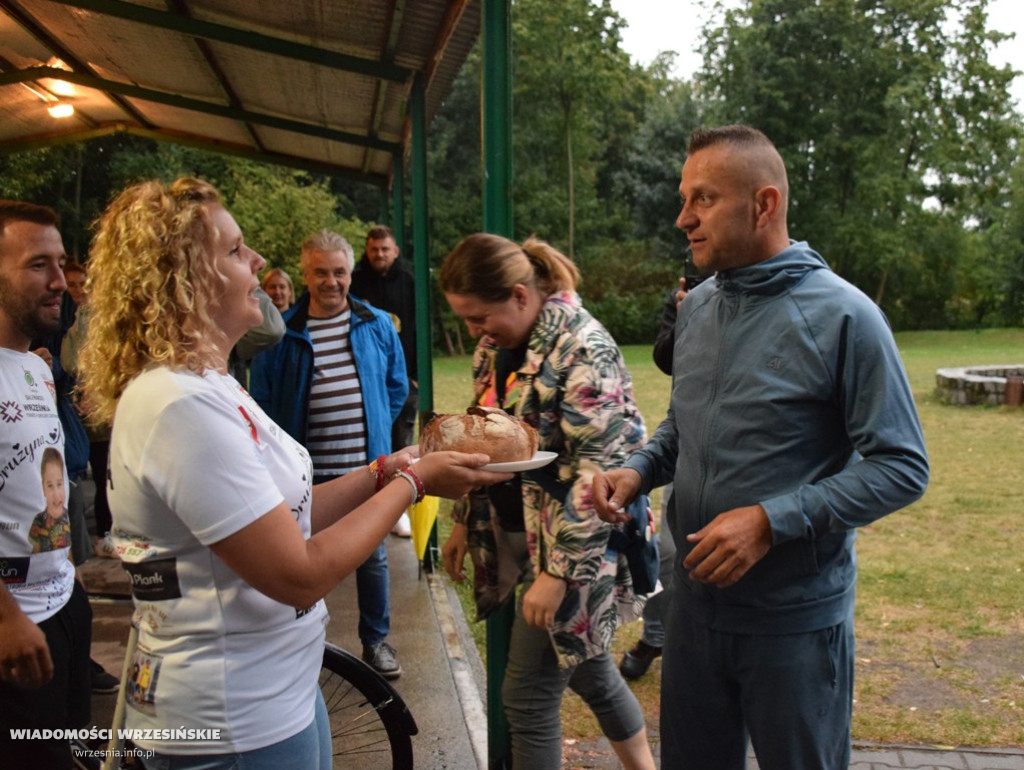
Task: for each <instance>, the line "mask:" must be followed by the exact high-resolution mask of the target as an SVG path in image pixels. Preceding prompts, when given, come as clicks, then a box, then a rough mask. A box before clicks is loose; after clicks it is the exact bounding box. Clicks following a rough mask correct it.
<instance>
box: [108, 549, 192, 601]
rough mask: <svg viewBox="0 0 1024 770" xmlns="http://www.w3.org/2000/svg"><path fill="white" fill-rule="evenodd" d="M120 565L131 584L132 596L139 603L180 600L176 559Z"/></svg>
mask: <svg viewBox="0 0 1024 770" xmlns="http://www.w3.org/2000/svg"><path fill="white" fill-rule="evenodd" d="M122 564H123V565H124V571H125V572H127V573H128V579H129V581H131V584H132V596H134V597H135V598H136V599H138V600H139V601H140V602H147V601H148V602H158V601H166V600H168V599H180V598H181V584H180V583H179V582H178V560H177V559H175V558H170V559H153V560H151V561H143V562H138V563H128V562H122Z"/></svg>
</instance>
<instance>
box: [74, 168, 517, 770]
mask: <svg viewBox="0 0 1024 770" xmlns="http://www.w3.org/2000/svg"><path fill="white" fill-rule="evenodd" d="M264 265H265V262H264V260H263V258H262V257H261V256H260V255H259V254H257V253H256V252H255V251H253V250H252V249H251V248H249V247H248V246H246V244H245V241H244V239H243V237H242V233H241V231H240V230H239V228H238V225H237V224H236V223H235V220H234V219H233V218H232V217H231V214H229V213H228V212H227V210H226V209H224V207H223V206H222V205H221V203H220V197H219V195H218V194H217V191H216V190H215V189H214V188H213V187H212V186H210V185H209V184H207V183H205V182H201V181H199V180H196V179H179V180H178V181H176V182H174V183H173V184H170V185H163V184H160V183H158V182H145V183H142V184H139V185H136V186H134V187H131V188H129V189H128V190H125V191H124V192H123V193H122V194H121V195H120V196H118V198H117V199H116V200H115V201H114V202H113V203H112V204H111V205H110V208H109V209H108V210H107V211H106V213H105V214H104V215H103V217H102V218H101V220H100V225H99V231H98V233H97V237H96V240H95V245H94V247H93V251H92V270H91V271H90V279H89V280H90V284H91V286H90V290H91V292H92V294H91V300H90V301H91V306H92V310H93V319H92V322H91V324H90V327H89V332H88V336H87V339H86V344H85V350H84V352H83V357H84V361H85V363H84V365H83V370H84V372H85V382H84V386H85V396H86V400H87V402H88V404H89V407H90V409H91V410H92V413H93V416H94V418H97V419H100V420H109V419H111V418H112V419H113V428H112V432H111V445H110V478H109V485H110V486H109V499H110V508H111V511H112V513H113V520H114V526H113V531H112V533H111V534H112V536H113V540H114V543H115V546H116V548H117V551H118V553H119V555H120V557H121V561H122V564H123V566H124V568H125V570H126V571H127V572H128V573H129V575H130V576H131V579H132V586H133V588H132V592H133V598H134V601H135V608H136V619H137V621H138V623H139V645H138V648H137V650H136V651H135V653H134V655H135V660H134V665H133V666H132V671H133V672H136V673H134V674H133V675H132V679H131V681H129V682H128V684H127V691H126V699H127V701H128V704H129V706H130V708H129V709H127V717H126V722H127V727H129V728H132V729H140V730H145V731H146V732H147V733H149V734H150V735H153V736H155V737H153V738H147V739H144V740H141V741H137V743H139V745H140V747H141V748H144V749H147V750H152V751H153V752H155V753H156V756H155V758H154V759H152V760H149V759H147V760H145V763H146V766H147V767H151V766H154V765H155V766H158V767H166V766H171V765H173V767H175V768H186V769H187V768H198V767H202V768H204V770H218V769H220V768H234V767H237V766H240V765H244V766H245V767H247V768H254V769H256V770H263V769H264V768H276V767H280V766H289V767H303V768H313V769H316V768H329V767H330V766H331V752H330V731H329V725H328V724H327V720H326V710H325V709H324V707H323V699H322V697H321V696H320V692H319V688H318V687H317V678H318V673H319V671H320V663H321V660H322V657H323V640H324V626H325V624H326V621H327V613H326V609H325V607H324V604H323V601H322V599H323V596H324V595H325V594H326V593H327V592H328V591H330V590H331V589H332V588H333V587H334V586H335V585H337V583H338V582H339V581H341V580H342V579H343V578H344V577H346V576H347V575H349V574H350V573H352V572H353V571H355V569H356V568H357V567H358V566H359V565H360V564H362V563H363V562H364V561H365V560H366V558H367V557H368V556H369V554H370V552H371V551H373V550H374V548H376V546H377V544H378V543H379V542H380V541H381V540H383V539H384V538H385V537H386V536H387V534H388V532H389V531H390V530H391V528H392V527H393V526H394V524H395V522H396V521H397V520H398V517H399V516H400V515H401V513H402V511H403V510H404V509H405V508H406V507H407V506H408V505H409V504H410V502H412V501H413V500H415V499H419V498H420V497H421V496H422V494H423V493H424V491H427V492H429V493H430V494H437V495H441V496H447V497H452V496H454V497H458V496H459V495H461V494H464V493H465V492H467V491H468V490H469V489H470V488H472V487H476V486H479V485H480V484H488V483H494V482H496V481H501V480H504V479H507V478H508V477H509V474H497V473H490V472H487V471H482V470H478V468H479V466H481V465H483V464H484V463H486V462H487V459H488V458H487V456H486V455H465V454H457V453H452V452H438V453H435V454H431V455H428V456H426V457H424V458H422V459H421V460H420V462H419V463H418V464H417V465H416V469H415V471H414V470H412V468H411V467H410V466H409V463H410V462H411V460H412V456H411V455H410V454H409V453H397V454H394V455H390V456H387V457H384V456H382V457H380V458H378V459H377V460H376V461H375V462H374V464H373V465H371V466H370V471H371V472H369V473H367V472H365V469H363V472H358V473H352V474H349V475H348V476H343V477H340V478H337V479H334V480H332V481H330V482H328V483H325V484H318V485H316V486H315V487H313V486H311V479H312V477H313V468H312V464H311V462H310V459H309V454H308V452H306V450H305V449H303V448H302V446H301V445H300V444H298V443H297V442H295V441H294V440H293V439H292V438H291V437H289V436H288V434H287V433H285V431H283V430H282V429H281V428H279V427H278V426H277V425H276V424H274V422H273V421H272V420H270V418H268V417H267V415H266V414H265V413H264V412H263V410H262V409H260V407H259V406H258V405H257V404H256V402H255V401H253V400H252V398H251V397H250V396H249V395H248V394H247V393H246V392H245V390H244V389H243V388H242V387H241V386H240V385H239V383H238V382H237V381H236V380H235V379H234V378H233V377H232V376H231V375H230V374H228V371H227V362H228V355H229V353H230V351H231V348H232V347H233V346H234V345H235V343H236V342H238V340H239V339H240V338H241V336H242V335H243V334H244V333H245V332H246V330H247V329H249V328H251V327H252V326H255V325H256V324H258V323H260V321H261V320H262V315H261V312H260V309H259V302H258V300H257V298H256V292H257V289H258V286H259V281H258V278H257V275H258V273H259V271H260V270H261V269H262V268H263V267H264ZM399 477H400V478H399ZM394 479H397V483H395V482H394ZM371 498H372V501H371ZM214 557H216V558H214ZM182 727H185V728H196V729H209V728H211V727H216V728H218V729H219V730H220V737H219V738H215V739H213V740H210V741H206V742H204V743H203V744H202V747H201V748H202V750H203V751H204V752H205V753H204V754H202V755H201V756H196V755H195V752H196V748H197V747H196V744H195V742H194V741H193V742H191V743H190V742H188V741H183V740H180V739H178V738H176V737H174V736H176V735H178V734H179V731H178V728H182ZM167 728H175V729H174V730H167ZM167 733H170V736H168V735H167ZM172 757H173V761H172V759H171V758H172ZM151 762H152V763H154V765H151V764H150V763H151Z"/></svg>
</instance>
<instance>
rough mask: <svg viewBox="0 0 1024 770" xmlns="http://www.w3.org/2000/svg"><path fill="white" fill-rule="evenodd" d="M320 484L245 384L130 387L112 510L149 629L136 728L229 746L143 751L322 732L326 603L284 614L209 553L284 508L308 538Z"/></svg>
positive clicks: (119, 422)
mask: <svg viewBox="0 0 1024 770" xmlns="http://www.w3.org/2000/svg"><path fill="white" fill-rule="evenodd" d="M311 479H312V467H311V464H310V461H309V455H308V454H307V452H306V450H305V449H303V448H302V446H301V445H300V444H298V443H297V442H296V441H294V440H293V439H292V438H291V437H290V436H288V434H287V433H285V432H284V431H283V430H281V429H280V428H279V427H278V426H277V425H276V424H275V423H274V422H273V421H272V420H271V419H270V418H269V417H267V416H266V414H264V412H263V410H262V409H260V407H259V406H257V405H256V402H255V401H253V400H252V398H250V397H249V395H248V394H247V393H246V392H245V390H243V389H242V387H241V386H240V385H239V384H238V382H237V381H236V380H235V379H234V378H233V377H230V376H228V375H222V374H219V373H217V372H214V371H207V372H206V374H205V375H204V376H202V377H200V376H199V375H196V374H193V373H189V372H183V371H172V370H170V369H167V368H156V369H151V370H149V371H146V372H144V373H143V374H140V375H139V376H138V377H136V378H135V379H134V380H133V381H132V382H131V383H129V385H128V387H127V388H125V392H124V394H123V395H122V396H121V400H120V402H119V404H118V407H117V412H116V415H115V417H114V427H113V432H112V435H111V444H110V488H109V500H110V508H111V512H112V514H113V520H114V528H113V532H112V535H113V537H114V542H115V544H116V546H117V550H118V554H119V555H120V557H121V560H122V563H123V564H124V566H125V569H126V570H127V571H128V573H129V576H130V578H131V581H132V594H133V598H134V601H135V619H136V621H137V622H138V625H139V647H138V652H137V653H136V655H135V660H134V661H133V668H132V671H131V674H130V678H129V683H128V688H127V690H128V691H127V700H128V703H129V705H130V706H131V707H132V708H129V709H128V711H127V726H128V727H130V728H141V729H153V730H169V729H178V728H181V727H184V728H186V729H192V728H195V729H204V730H213V729H219V730H221V733H220V740H207V741H196V740H188V739H187V738H186V739H184V740H181V739H178V738H177V737H176V736H168V735H167V734H158V736H159V737H158V738H157V739H153V740H147V739H145V738H143V739H142V740H136V741H135V743H137V744H139V745H140V746H142V747H143V748H152V749H156V750H157V751H161V752H164V753H168V754H205V753H225V752H240V751H250V750H252V749H256V748H262V747H264V746H269V745H271V744H273V743H277V742H278V741H281V740H284V739H285V738H289V737H291V736H292V735H295V734H296V733H298V732H299V731H300V730H302V729H304V728H305V727H306V726H308V725H309V723H310V722H311V721H312V719H313V706H314V697H315V690H316V687H317V680H318V676H319V672H320V665H321V660H322V658H323V642H324V627H325V625H326V623H327V610H326V607H325V605H324V602H323V601H319V602H317V603H316V604H315V605H314V606H313V607H310V608H307V609H303V610H296V608H294V607H290V606H288V605H285V604H281V603H280V602H277V601H275V600H273V599H271V598H269V597H267V596H266V595H264V594H262V593H260V592H259V591H257V590H256V589H255V588H253V587H252V586H250V585H249V584H248V583H246V582H245V581H244V580H242V579H241V578H240V577H238V575H236V574H235V573H234V572H232V571H231V570H230V569H228V567H227V566H226V565H225V564H224V563H223V562H222V561H221V560H220V559H218V558H217V557H216V556H215V555H214V553H213V551H211V550H210V549H209V547H208V546H209V545H210V544H213V543H217V542H219V541H220V540H223V539H224V538H226V537H228V536H229V535H232V534H234V533H235V532H238V531H239V530H241V529H242V528H244V527H245V526H247V525H249V524H251V523H252V522H254V521H256V520H257V519H259V518H260V517H261V516H263V515H264V514H266V513H268V512H270V511H271V510H272V509H273V508H275V507H276V506H277V505H279V504H280V503H281V502H282V500H283V501H285V502H286V503H287V505H288V506H289V507H290V508H291V510H292V512H293V513H294V514H295V519H296V521H297V522H298V525H299V527H300V529H301V530H302V533H303V535H304V536H305V537H307V538H308V537H309V535H310V504H311V500H312V492H311ZM261 568H263V569H267V570H272V569H274V565H273V564H269V563H268V564H265V565H261Z"/></svg>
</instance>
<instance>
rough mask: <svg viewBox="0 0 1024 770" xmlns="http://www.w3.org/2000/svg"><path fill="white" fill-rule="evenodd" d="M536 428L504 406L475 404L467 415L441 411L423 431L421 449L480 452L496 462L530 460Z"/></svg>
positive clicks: (536, 441)
mask: <svg viewBox="0 0 1024 770" xmlns="http://www.w3.org/2000/svg"><path fill="white" fill-rule="evenodd" d="M538 443H539V439H538V436H537V431H535V430H534V429H533V428H532V427H531V426H530V425H527V424H526V423H525V422H523V421H522V420H520V419H519V418H517V417H514V416H513V415H510V414H508V413H507V412H505V411H504V410H503V409H492V408H487V407H473V408H471V409H468V410H467V411H466V414H440V415H438V416H436V417H435V418H434V419H432V420H431V421H430V422H428V423H427V424H426V425H425V426H424V427H423V431H422V433H421V434H420V452H421V453H422V454H426V453H428V452H441V451H452V452H481V453H483V454H485V455H488V456H490V458H491V462H493V463H507V462H518V461H521V460H529V459H530V458H531V457H533V456H534V454H536V452H537V445H538Z"/></svg>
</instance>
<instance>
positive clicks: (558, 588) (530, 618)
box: [523, 572, 568, 630]
mask: <svg viewBox="0 0 1024 770" xmlns="http://www.w3.org/2000/svg"><path fill="white" fill-rule="evenodd" d="M567 590H568V586H566V584H565V581H564V580H561V579H560V578H556V577H554V576H552V575H549V574H548V573H547V572H541V573H540V574H539V575H538V576H537V579H536V580H535V581H534V582H533V585H532V586H530V590H529V591H527V592H526V593H525V594H523V620H525V621H526V622H527V623H529V624H530V625H531V626H534V627H535V628H542V629H545V630H546V629H548V628H551V626H553V625H554V624H555V613H556V612H558V608H559V607H560V606H561V604H562V600H563V599H565V592H566V591H567Z"/></svg>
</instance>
